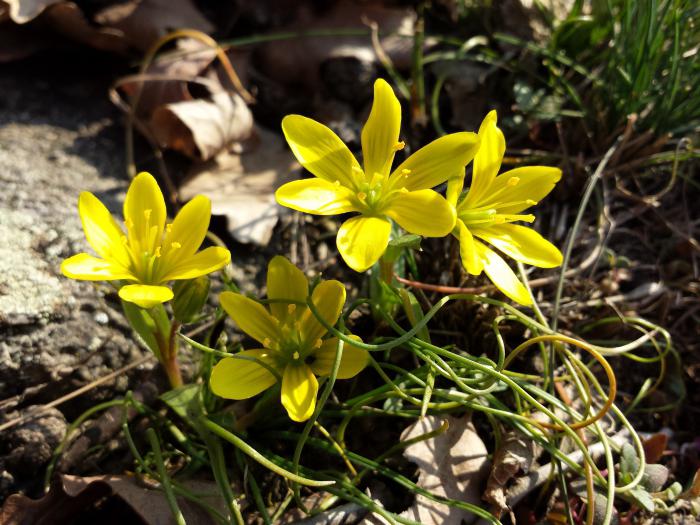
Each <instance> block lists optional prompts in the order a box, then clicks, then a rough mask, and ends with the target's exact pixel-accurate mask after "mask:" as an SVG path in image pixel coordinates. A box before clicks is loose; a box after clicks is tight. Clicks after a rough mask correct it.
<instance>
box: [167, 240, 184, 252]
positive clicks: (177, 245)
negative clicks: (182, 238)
mask: <svg viewBox="0 0 700 525" xmlns="http://www.w3.org/2000/svg"><path fill="white" fill-rule="evenodd" d="M170 247H171V248H172V249H173V250H177V249H178V248H182V244H180V243H179V242H177V241H175V242H171V243H170Z"/></svg>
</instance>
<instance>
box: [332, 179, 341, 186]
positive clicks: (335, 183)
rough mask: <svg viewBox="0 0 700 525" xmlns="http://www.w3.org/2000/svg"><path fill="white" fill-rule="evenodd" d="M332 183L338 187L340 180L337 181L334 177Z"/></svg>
mask: <svg viewBox="0 0 700 525" xmlns="http://www.w3.org/2000/svg"><path fill="white" fill-rule="evenodd" d="M333 184H334V185H335V186H338V187H340V181H339V180H338V179H336V180H335V182H333Z"/></svg>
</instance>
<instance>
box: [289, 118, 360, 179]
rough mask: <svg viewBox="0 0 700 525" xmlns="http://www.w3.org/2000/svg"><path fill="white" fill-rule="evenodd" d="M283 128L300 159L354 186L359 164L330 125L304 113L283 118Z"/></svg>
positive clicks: (320, 172)
mask: <svg viewBox="0 0 700 525" xmlns="http://www.w3.org/2000/svg"><path fill="white" fill-rule="evenodd" d="M282 131H283V132H284V136H285V138H286V139H287V143H288V144H289V147H290V148H291V149H292V153H294V156H295V157H296V158H297V160H298V161H299V162H300V163H301V165H302V166H304V167H305V168H306V169H307V170H309V171H310V172H311V173H313V174H314V175H316V176H317V177H318V178H320V179H325V180H327V181H329V182H335V181H339V182H340V184H341V185H343V186H345V187H347V188H355V175H354V174H353V168H355V169H356V170H358V171H359V172H360V173H361V172H362V169H361V168H360V165H359V163H358V162H357V159H355V156H354V155H353V154H352V153H350V150H349V149H348V147H347V146H346V145H345V143H344V142H343V141H342V140H340V139H339V138H338V136H337V135H336V134H335V133H333V132H332V131H331V130H330V129H329V128H327V127H326V126H324V125H323V124H321V123H320V122H316V121H315V120H312V119H310V118H306V117H302V116H301V115H287V116H286V117H284V118H283V119H282Z"/></svg>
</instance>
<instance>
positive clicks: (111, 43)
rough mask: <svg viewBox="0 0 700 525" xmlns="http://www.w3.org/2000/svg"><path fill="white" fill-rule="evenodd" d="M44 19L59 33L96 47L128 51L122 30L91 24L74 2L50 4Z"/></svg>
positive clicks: (122, 51)
mask: <svg viewBox="0 0 700 525" xmlns="http://www.w3.org/2000/svg"><path fill="white" fill-rule="evenodd" d="M42 20H44V21H46V23H48V25H49V26H50V27H51V28H52V29H53V30H54V31H56V32H57V33H59V34H61V35H63V36H65V37H67V38H70V39H71V40H75V41H76V42H81V43H83V44H87V45H89V46H90V47H93V48H95V49H99V50H101V51H110V52H114V53H126V52H127V50H128V46H127V44H126V41H125V40H124V34H123V33H122V32H121V31H119V30H117V29H112V28H109V27H98V26H95V25H94V24H91V23H90V22H89V21H88V19H87V18H85V15H84V14H83V12H82V11H81V9H80V8H79V7H78V6H77V5H76V4H75V3H73V2H61V3H58V4H54V5H51V6H49V7H48V8H47V9H46V11H45V12H44V14H43V16H42Z"/></svg>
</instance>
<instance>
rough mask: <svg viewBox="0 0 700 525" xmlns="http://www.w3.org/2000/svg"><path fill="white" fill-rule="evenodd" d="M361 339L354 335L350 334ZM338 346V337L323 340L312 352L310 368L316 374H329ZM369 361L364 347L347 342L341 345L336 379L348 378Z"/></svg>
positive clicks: (358, 371) (357, 338) (357, 372)
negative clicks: (341, 351)
mask: <svg viewBox="0 0 700 525" xmlns="http://www.w3.org/2000/svg"><path fill="white" fill-rule="evenodd" d="M350 337H352V338H353V339H356V340H358V341H361V339H360V338H359V337H357V336H356V335H353V336H350ZM337 348H338V338H337V337H331V338H330V339H326V340H325V341H324V342H323V345H322V346H321V348H319V349H318V350H317V351H316V352H314V353H313V354H312V357H313V361H312V362H311V365H310V366H311V370H313V373H314V374H316V375H317V376H327V375H330V373H331V370H332V369H333V362H334V361H335V353H336V350H337ZM368 362H369V352H367V350H365V349H364V348H357V347H356V346H352V345H351V344H349V343H345V344H344V345H343V355H342V356H340V366H339V368H338V376H337V377H338V379H350V378H351V377H355V376H356V375H357V374H359V373H360V372H362V370H363V369H364V368H365V367H366V366H367V363H368Z"/></svg>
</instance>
